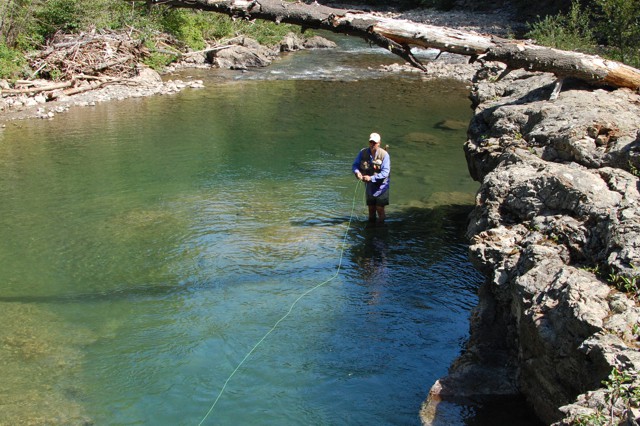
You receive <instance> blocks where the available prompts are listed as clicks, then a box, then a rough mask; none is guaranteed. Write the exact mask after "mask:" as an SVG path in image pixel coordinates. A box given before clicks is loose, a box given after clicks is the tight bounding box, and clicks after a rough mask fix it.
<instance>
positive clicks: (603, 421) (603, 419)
mask: <svg viewBox="0 0 640 426" xmlns="http://www.w3.org/2000/svg"><path fill="white" fill-rule="evenodd" d="M573 424H574V425H576V426H607V425H608V424H609V419H608V418H607V416H606V415H605V414H604V413H603V412H602V411H596V412H595V413H593V414H587V415H584V416H581V417H578V418H577V419H575V421H574V422H573Z"/></svg>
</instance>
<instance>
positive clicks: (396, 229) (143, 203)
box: [0, 38, 482, 425]
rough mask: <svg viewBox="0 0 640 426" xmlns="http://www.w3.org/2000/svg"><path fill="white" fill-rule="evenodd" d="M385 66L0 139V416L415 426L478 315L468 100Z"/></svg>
mask: <svg viewBox="0 0 640 426" xmlns="http://www.w3.org/2000/svg"><path fill="white" fill-rule="evenodd" d="M395 61H396V59H395V58H394V57H392V56H390V55H388V54H385V53H384V51H381V50H375V51H372V49H370V48H369V47H368V46H366V45H364V44H363V43H360V42H359V41H358V40H352V39H348V38H344V39H340V48H338V49H336V50H333V51H326V52H301V53H297V54H294V55H289V56H286V57H284V58H283V59H282V60H280V61H278V62H276V63H275V64H274V65H273V66H271V67H269V68H267V69H264V70H255V71H250V72H246V73H241V72H229V71H214V72H212V71H208V72H202V71H189V72H187V73H186V74H189V75H193V76H196V77H198V78H202V79H203V80H204V81H205V85H206V88H205V89H201V90H187V91H183V92H182V93H180V94H177V95H173V96H165V97H153V98H146V99H129V100H124V101H113V102H110V103H105V104H99V105H97V106H96V107H93V108H77V109H72V110H71V111H69V112H68V113H66V114H64V115H59V116H57V117H56V118H55V119H54V120H50V121H44V120H43V121H22V122H15V123H11V124H9V125H8V126H7V128H6V129H4V130H2V131H0V200H2V201H1V203H0V242H1V244H0V319H1V321H2V328H0V360H1V362H0V377H2V382H3V383H2V386H1V387H0V424H3V425H4V424H7V425H8V424H12V425H13V424H55V425H58V424H60V425H62V424H65V425H66V424H82V423H83V422H93V423H94V424H97V425H106V424H118V425H151V424H153V425H197V424H200V423H201V424H211V425H214V424H215V425H238V424H240V425H245V424H246V425H248V424H259V425H300V424H305V425H306V424H313V425H365V424H366V425H373V424H375V425H387V424H388V425H417V424H419V418H418V412H419V409H420V405H421V403H422V402H423V400H424V399H425V397H426V395H427V393H428V391H429V387H430V386H431V384H432V383H433V382H434V381H435V380H436V379H437V378H439V377H441V376H442V375H444V374H445V373H446V370H447V368H448V366H449V365H450V363H451V361H452V360H453V359H454V358H455V357H456V356H457V355H458V354H459V353H460V352H461V350H462V348H463V346H464V343H465V340H466V338H467V335H468V324H469V315H470V310H471V308H472V307H473V306H474V305H475V304H476V302H477V298H476V290H477V287H478V285H479V283H480V282H481V281H482V278H481V276H480V275H479V274H478V273H477V272H476V271H475V270H474V269H473V268H472V266H471V265H470V263H469V262H468V260H467V246H466V241H465V239H464V229H465V224H466V218H467V215H468V213H469V211H470V209H471V206H472V204H473V199H474V193H475V191H476V189H477V183H474V182H472V181H471V179H470V178H469V177H468V172H467V167H466V164H465V160H464V155H463V151H462V144H463V142H464V140H465V132H466V123H467V122H468V120H469V118H470V115H471V110H470V107H469V101H468V100H467V93H468V89H467V88H465V87H464V85H462V84H460V83H456V82H452V81H433V82H430V81H422V80H420V79H419V78H417V77H413V76H408V75H404V76H396V75H391V74H385V73H382V72H380V71H379V70H378V66H379V64H380V63H390V62H395ZM173 77H174V78H175V77H176V76H173ZM177 77H179V76H177ZM182 77H184V75H183V76H182ZM372 131H377V132H379V133H381V134H382V137H383V143H382V144H383V145H385V144H388V145H389V152H390V155H391V158H392V170H393V171H392V188H391V191H392V192H391V203H392V204H391V206H389V209H388V216H389V220H388V226H387V228H384V229H367V228H366V227H365V224H364V220H365V218H366V211H365V208H364V205H363V204H364V203H363V194H362V192H363V191H362V187H357V186H356V184H357V181H356V180H355V179H354V177H353V176H352V174H351V172H350V168H351V163H352V161H353V159H354V157H355V155H356V154H357V152H358V150H359V149H360V148H362V147H364V146H365V145H367V138H368V134H369V133H370V132H372ZM352 212H353V215H352ZM478 410H479V409H478V407H475V408H474V407H459V409H458V410H457V411H456V409H454V410H453V412H452V413H450V417H449V418H448V420H447V424H456V423H457V424H477V423H474V421H475V420H474V419H476V417H477V416H478V415H479V414H478V412H479V411H478ZM452 419H453V420H452Z"/></svg>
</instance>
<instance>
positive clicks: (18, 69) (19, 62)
mask: <svg viewBox="0 0 640 426" xmlns="http://www.w3.org/2000/svg"><path fill="white" fill-rule="evenodd" d="M26 68H27V64H26V60H25V59H24V56H23V55H22V54H21V53H20V52H19V51H17V50H14V49H11V48H10V47H8V46H7V45H6V44H4V43H0V79H7V80H15V79H18V78H19V77H22V76H23V73H24V70H25V69H26Z"/></svg>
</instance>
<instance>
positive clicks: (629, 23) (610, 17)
mask: <svg viewBox="0 0 640 426" xmlns="http://www.w3.org/2000/svg"><path fill="white" fill-rule="evenodd" d="M593 1H594V2H595V3H596V6H597V8H596V16H597V17H598V20H599V23H600V24H599V25H598V31H599V32H600V33H601V34H602V37H603V38H604V41H605V42H606V43H607V45H608V47H609V49H608V50H607V53H608V55H609V56H611V57H612V58H614V59H617V60H619V61H621V62H624V63H627V64H629V65H632V66H635V67H640V2H639V1H638V0H593Z"/></svg>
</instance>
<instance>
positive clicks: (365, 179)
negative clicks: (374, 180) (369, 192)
mask: <svg viewBox="0 0 640 426" xmlns="http://www.w3.org/2000/svg"><path fill="white" fill-rule="evenodd" d="M362 180H363V181H365V182H371V176H363V177H362Z"/></svg>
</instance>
